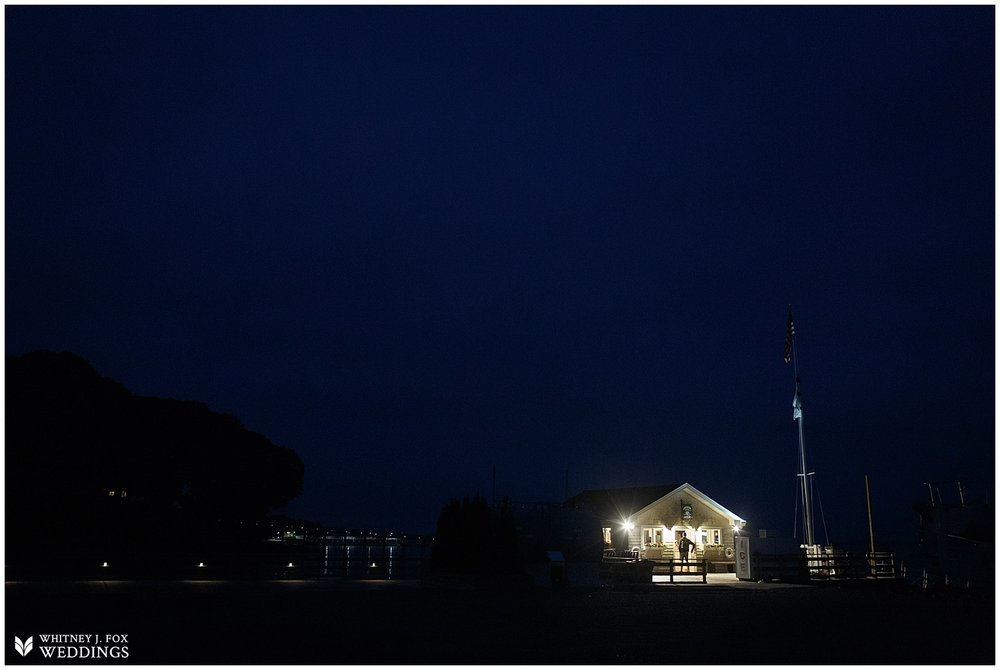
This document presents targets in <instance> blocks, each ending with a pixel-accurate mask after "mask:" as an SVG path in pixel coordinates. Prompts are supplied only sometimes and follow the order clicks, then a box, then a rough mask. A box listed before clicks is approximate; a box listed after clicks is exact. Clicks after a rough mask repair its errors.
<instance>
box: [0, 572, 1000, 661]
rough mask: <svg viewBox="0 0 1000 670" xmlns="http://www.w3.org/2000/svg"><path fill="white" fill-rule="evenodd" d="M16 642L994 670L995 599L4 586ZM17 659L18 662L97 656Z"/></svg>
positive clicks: (743, 586)
mask: <svg viewBox="0 0 1000 670" xmlns="http://www.w3.org/2000/svg"><path fill="white" fill-rule="evenodd" d="M5 591H6V622H7V623H6V636H7V638H8V644H10V643H11V640H12V639H13V636H15V635H17V636H19V637H20V638H22V639H25V638H26V637H27V636H34V639H35V641H36V642H35V644H36V645H38V644H39V643H38V640H39V639H40V637H39V636H40V635H42V634H78V633H79V634H94V635H104V634H109V633H114V634H118V633H121V634H125V635H127V642H128V653H129V655H128V659H127V660H124V659H118V660H102V661H101V663H105V664H106V663H128V664H196V663H197V664H202V663H204V664H268V665H271V664H389V663H392V664H400V663H403V664H451V663H465V664H522V663H532V664H574V665H576V664H625V663H629V664H635V663H640V664H656V665H660V664H662V665H675V664H694V665H709V664H711V665H717V664H731V663H742V664H894V665H896V664H993V663H994V658H995V637H994V600H993V595H992V594H987V595H986V596H980V597H976V596H973V595H971V594H968V593H948V594H945V593H936V594H935V593H929V592H922V591H918V590H913V589H910V588H907V587H902V586H896V585H886V584H877V585H876V584H841V585H822V586H799V585H790V584H774V583H772V584H754V583H743V582H737V581H736V580H735V579H734V578H732V577H731V576H726V577H724V578H720V579H719V580H715V581H713V582H710V583H709V584H708V585H694V584H686V585H674V586H659V585H655V586H653V587H645V588H642V589H610V588H600V587H590V586H586V587H580V586H575V587H574V586H571V587H568V588H563V589H558V588H552V587H550V586H548V585H536V586H527V587H526V586H524V585H521V586H519V587H518V588H496V587H494V588H476V587H474V586H473V585H470V584H468V583H463V582H461V581H451V582H449V581H441V580H438V581H434V582H430V581H428V582H423V583H422V582H420V581H405V582H400V581H397V582H388V581H353V582H344V581H264V582H233V581H163V582H155V581H147V582H141V581H120V582H112V581H107V582H100V581H88V582H82V581H81V582H62V583H45V582H7V583H6V586H5ZM32 653H33V654H34V656H32V655H31V654H29V655H27V656H24V657H21V656H20V655H19V654H16V653H14V652H13V651H12V649H7V653H6V660H7V662H8V663H11V664H16V663H36V664H48V663H60V662H62V663H81V662H86V661H80V660H79V659H76V660H63V661H60V660H58V659H55V658H42V657H41V656H40V655H39V654H38V653H36V652H32Z"/></svg>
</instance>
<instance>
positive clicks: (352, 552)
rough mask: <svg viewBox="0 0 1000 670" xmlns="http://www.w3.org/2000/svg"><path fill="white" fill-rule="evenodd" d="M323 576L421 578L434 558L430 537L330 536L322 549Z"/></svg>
mask: <svg viewBox="0 0 1000 670" xmlns="http://www.w3.org/2000/svg"><path fill="white" fill-rule="evenodd" d="M318 552H319V554H320V564H319V565H317V566H315V568H316V570H318V573H319V574H318V575H317V576H319V577H334V578H335V577H340V578H347V579H350V578H369V579H418V578H419V577H420V576H421V571H422V570H424V569H426V568H427V564H428V561H429V559H430V542H429V540H428V539H426V538H406V537H382V536H375V535H362V534H346V533H345V534H342V535H327V536H326V537H324V538H323V539H322V541H321V543H320V545H319V547H318Z"/></svg>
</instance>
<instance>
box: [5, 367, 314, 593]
mask: <svg viewBox="0 0 1000 670" xmlns="http://www.w3.org/2000/svg"><path fill="white" fill-rule="evenodd" d="M6 366H7V368H6V467H7V476H6V502H7V515H6V524H7V530H6V554H7V556H6V562H7V564H8V567H9V568H15V569H16V570H17V571H19V572H30V571H31V570H32V569H33V570H36V571H38V572H42V573H46V574H50V573H52V572H58V571H60V570H62V571H70V572H71V571H73V569H74V566H79V565H88V566H90V565H94V564H95V562H97V561H109V560H114V561H116V562H117V564H119V565H120V564H123V563H128V562H130V561H132V562H135V561H137V560H138V558H137V557H139V556H143V557H147V558H148V557H150V556H160V557H162V556H165V555H169V554H170V553H184V552H188V553H191V552H201V553H205V552H211V551H224V550H226V551H235V550H239V549H248V548H251V547H255V546H259V543H260V542H261V541H262V540H263V539H264V537H265V536H266V534H267V532H268V526H267V524H266V523H264V520H265V518H266V517H267V514H268V513H269V512H270V511H271V510H272V509H274V508H276V507H282V506H284V505H286V504H287V503H288V502H289V501H291V500H292V499H293V498H295V497H296V496H297V495H299V494H300V493H301V491H302V483H303V464H302V461H301V460H300V459H299V457H298V456H297V455H296V454H295V452H294V451H292V450H290V449H287V448H283V447H279V446H276V445H274V444H272V443H271V441H270V440H268V439H267V438H266V437H264V436H263V435H260V434H258V433H254V432H252V431H250V430H247V429H246V428H245V427H244V426H243V425H242V424H241V423H240V422H239V421H238V420H237V419H236V418H235V417H233V416H229V415H226V414H220V413H216V412H212V411H210V410H209V409H208V407H206V406H205V405H203V404H200V403H197V402H190V401H182V400H174V399H165V398H152V397H143V396H139V395H134V394H132V393H130V392H129V391H128V390H127V389H125V388H124V387H123V386H122V385H121V384H119V383H117V382H115V381H113V380H110V379H107V378H105V377H102V376H101V375H100V374H98V372H97V371H96V370H95V369H94V368H93V367H92V366H91V365H90V364H89V363H88V362H87V361H85V360H84V359H83V358H80V357H79V356H76V355H74V354H70V353H52V352H33V353H28V354H24V355H21V356H8V357H7V359H6Z"/></svg>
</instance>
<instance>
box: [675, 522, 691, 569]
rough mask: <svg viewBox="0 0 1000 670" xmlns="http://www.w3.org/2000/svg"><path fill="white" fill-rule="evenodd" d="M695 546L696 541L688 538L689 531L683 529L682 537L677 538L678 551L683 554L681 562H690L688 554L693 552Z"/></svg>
mask: <svg viewBox="0 0 1000 670" xmlns="http://www.w3.org/2000/svg"><path fill="white" fill-rule="evenodd" d="M693 546H694V542H692V541H691V540H689V539H688V536H687V532H686V531H683V530H682V531H681V539H679V540H677V551H678V553H679V554H680V555H681V562H682V563H687V562H688V554H690V553H691V547H693Z"/></svg>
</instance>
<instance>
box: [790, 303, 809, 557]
mask: <svg viewBox="0 0 1000 670" xmlns="http://www.w3.org/2000/svg"><path fill="white" fill-rule="evenodd" d="M787 338H788V341H789V343H790V345H791V350H792V352H791V353H792V361H793V366H794V370H795V399H794V401H793V403H792V405H793V407H794V408H795V412H794V413H793V418H794V419H797V420H798V422H799V468H800V470H799V477H800V478H801V479H802V525H803V527H804V531H805V538H804V539H805V541H806V545H807V546H812V545H813V543H814V534H815V533H814V530H813V514H812V491H811V487H810V486H809V475H811V474H812V473H811V472H809V468H808V466H807V464H806V442H805V433H804V429H803V425H802V424H803V421H804V418H803V413H802V399H801V394H800V393H799V391H800V385H801V380H800V378H799V357H798V352H797V351H796V347H795V326H794V324H793V321H792V306H791V305H789V306H788V335H787Z"/></svg>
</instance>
